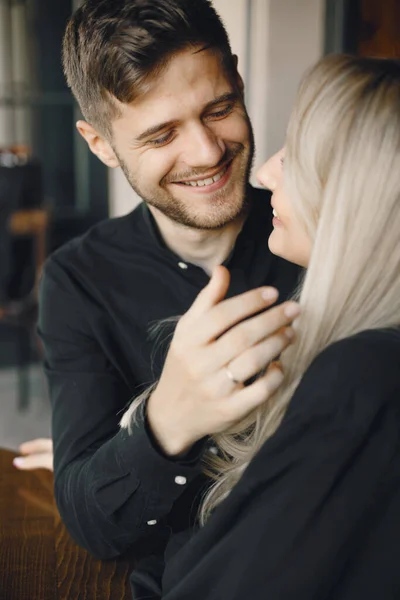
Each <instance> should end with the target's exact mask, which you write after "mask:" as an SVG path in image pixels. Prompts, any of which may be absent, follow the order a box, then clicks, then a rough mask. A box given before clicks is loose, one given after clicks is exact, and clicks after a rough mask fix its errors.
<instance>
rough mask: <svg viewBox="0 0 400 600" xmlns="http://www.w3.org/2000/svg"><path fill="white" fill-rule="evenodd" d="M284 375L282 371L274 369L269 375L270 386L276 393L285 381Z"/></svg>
mask: <svg viewBox="0 0 400 600" xmlns="http://www.w3.org/2000/svg"><path fill="white" fill-rule="evenodd" d="M283 377H284V375H283V373H282V371H281V370H280V369H272V371H271V372H270V374H269V385H270V388H271V390H272V391H275V390H276V389H277V388H278V387H279V386H280V385H281V383H282V381H283Z"/></svg>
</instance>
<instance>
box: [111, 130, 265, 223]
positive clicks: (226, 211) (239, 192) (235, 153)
mask: <svg viewBox="0 0 400 600" xmlns="http://www.w3.org/2000/svg"><path fill="white" fill-rule="evenodd" d="M249 140H250V141H249V145H248V147H246V146H244V145H243V144H240V143H232V144H229V146H227V150H226V153H225V155H224V157H223V158H222V160H221V161H220V163H219V165H216V166H215V169H213V170H216V169H218V167H219V166H221V168H222V167H223V166H225V165H227V164H228V163H231V162H232V161H233V165H234V166H236V165H235V162H236V161H238V162H239V163H240V164H239V168H238V167H237V166H236V169H235V171H233V172H232V173H231V175H230V179H229V181H228V182H227V184H225V186H224V188H223V189H221V190H219V191H217V192H214V193H213V194H210V197H211V198H212V200H211V206H210V207H209V210H208V211H207V214H205V211H204V210H203V211H201V212H200V211H197V212H196V200H195V196H194V195H193V196H194V199H193V202H192V203H189V201H187V202H185V201H182V200H181V199H180V198H176V197H175V196H174V195H173V194H171V193H170V192H169V191H167V189H166V188H165V187H162V185H163V184H164V185H165V184H167V183H172V182H173V181H181V180H183V179H185V180H188V179H190V178H195V177H197V178H198V177H201V176H202V175H207V174H208V173H207V172H203V173H200V172H198V171H197V172H195V171H194V170H192V171H191V172H189V173H188V172H187V173H179V174H173V175H168V176H167V177H166V178H164V179H163V180H162V181H161V184H160V186H159V187H158V188H157V191H155V192H153V193H149V192H147V193H146V191H145V190H143V188H142V187H141V185H140V184H139V182H138V181H137V179H136V178H135V176H134V174H133V173H132V172H131V171H130V170H129V167H128V166H127V164H126V163H125V162H124V161H123V160H122V158H121V157H120V156H119V155H118V153H117V152H116V151H115V149H114V152H115V154H116V156H117V158H118V160H119V163H120V166H121V169H122V171H123V173H124V175H125V177H126V178H127V180H128V182H129V184H130V186H131V187H132V189H133V190H134V191H135V192H136V194H138V196H140V197H141V198H142V200H143V201H144V202H145V203H146V204H148V205H150V206H153V207H154V208H156V209H157V210H159V211H160V212H161V213H163V214H164V215H165V216H166V217H168V218H169V219H171V220H172V221H174V222H175V223H179V224H180V225H183V226H185V227H190V228H192V229H201V230H215V229H221V228H223V227H225V226H226V225H228V223H231V222H232V221H234V220H236V219H237V218H239V217H240V216H242V215H243V214H245V213H246V212H247V211H248V209H249V198H248V194H247V191H248V185H249V179H250V174H251V169H252V167H253V160H254V135H253V131H252V129H251V126H250V124H249ZM209 171H210V169H208V172H209ZM232 187H233V189H232ZM226 188H227V189H226ZM199 202H202V199H201V195H199Z"/></svg>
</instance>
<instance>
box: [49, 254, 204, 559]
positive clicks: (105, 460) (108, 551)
mask: <svg viewBox="0 0 400 600" xmlns="http://www.w3.org/2000/svg"><path fill="white" fill-rule="evenodd" d="M40 296H41V297H40V315H39V327H38V329H39V333H40V336H41V338H42V340H43V343H44V348H45V372H46V375H47V379H48V383H49V390H50V397H51V403H52V413H53V416H52V434H53V441H54V475H55V497H56V501H57V505H58V508H59V511H60V514H61V517H62V519H63V521H64V523H65V524H66V526H67V528H68V530H69V532H70V534H71V535H72V537H73V538H74V539H75V540H76V541H77V542H78V543H79V544H80V545H81V546H83V547H84V548H86V549H87V550H88V551H89V552H91V553H92V554H94V555H96V556H98V557H100V558H112V557H114V556H117V555H119V554H121V553H123V552H124V551H126V550H128V549H129V548H131V547H132V545H133V544H134V543H135V542H137V541H138V540H140V539H142V538H144V537H146V536H150V535H155V537H156V538H157V537H160V538H161V537H163V518H165V517H166V516H167V515H168V513H169V512H170V510H171V507H172V506H173V504H174V502H175V500H176V499H177V498H179V497H180V496H181V495H182V494H185V490H186V489H187V488H188V487H189V486H190V484H191V482H193V480H195V479H196V478H197V477H198V475H199V473H200V465H199V460H196V459H195V460H192V461H188V462H187V463H184V462H183V463H179V462H176V461H174V460H169V459H168V458H166V457H165V456H163V455H162V453H161V452H159V451H158V449H157V448H156V447H155V445H154V444H153V442H152V440H151V439H150V436H149V435H148V433H147V430H146V426H145V423H143V421H141V420H140V421H139V422H138V423H137V424H136V425H135V426H134V428H133V430H132V432H131V434H128V432H127V431H125V430H120V428H119V422H120V420H121V417H122V414H123V411H124V408H125V407H126V406H127V405H128V404H129V402H130V400H131V398H132V395H133V393H134V391H133V390H132V389H130V388H129V387H128V386H127V383H126V382H125V381H123V380H122V378H121V376H120V375H119V373H117V372H116V370H115V368H114V367H113V366H112V365H111V364H110V362H109V361H108V360H107V357H106V356H105V354H104V352H103V351H102V349H101V348H100V347H99V344H98V343H97V341H96V339H95V338H94V336H93V333H92V331H91V330H90V326H89V324H88V322H87V320H86V319H85V317H84V315H83V314H82V311H81V306H80V300H79V297H77V294H76V292H75V290H74V288H73V286H72V285H71V283H70V281H69V279H68V277H67V276H66V274H65V273H64V272H63V270H62V268H61V267H60V266H59V265H58V264H57V262H56V260H55V259H54V258H53V259H50V260H49V261H48V263H47V265H46V268H45V272H44V275H43V279H42V283H41V290H40ZM176 477H180V479H179V480H178V481H179V482H182V481H183V479H182V478H184V479H185V481H186V484H185V485H181V484H177V483H176V481H175V478H176ZM190 487H191V488H192V490H193V486H190ZM194 487H195V486H194Z"/></svg>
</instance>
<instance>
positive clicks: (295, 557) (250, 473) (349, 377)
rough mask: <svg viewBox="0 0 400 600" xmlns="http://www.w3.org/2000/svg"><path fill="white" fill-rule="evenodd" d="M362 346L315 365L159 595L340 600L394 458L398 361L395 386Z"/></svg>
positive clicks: (384, 364) (168, 598) (180, 599)
mask: <svg viewBox="0 0 400 600" xmlns="http://www.w3.org/2000/svg"><path fill="white" fill-rule="evenodd" d="M359 350H360V347H359V345H357V344H355V345H354V344H350V345H349V346H347V345H346V344H345V345H344V346H343V345H340V344H339V345H338V346H337V348H336V349H333V350H329V351H328V352H327V353H326V354H325V355H324V356H321V357H320V358H318V359H317V361H316V362H315V363H314V365H313V366H312V367H311V368H310V370H309V371H308V373H307V374H306V376H305V377H304V378H303V381H302V383H301V384H300V386H299V387H298V389H297V391H296V393H295V395H294V397H293V399H292V403H291V406H290V409H289V411H288V413H287V415H286V418H285V419H284V421H283V423H282V424H281V427H280V428H279V429H278V431H277V432H276V434H275V435H274V436H273V437H271V438H270V439H269V440H268V441H267V442H266V443H265V444H264V446H263V447H262V449H261V450H260V452H259V453H258V454H257V456H256V457H255V458H254V460H253V461H252V463H251V464H250V466H249V467H248V469H247V471H246V472H245V474H244V476H243V478H242V480H241V481H240V482H239V483H238V485H237V486H236V487H235V488H234V490H233V491H232V492H231V494H230V496H229V497H228V498H227V500H226V501H225V502H223V503H222V504H221V506H220V507H218V508H217V510H216V511H215V513H214V515H213V516H212V517H211V519H210V521H209V522H208V523H207V524H206V526H205V527H204V528H203V529H202V530H201V531H199V532H198V533H197V534H196V535H195V536H194V537H193V538H192V540H191V541H190V542H189V543H188V544H187V545H186V546H185V548H184V551H181V552H178V554H177V555H175V556H174V557H173V558H172V559H171V561H170V562H169V564H168V563H167V569H166V572H165V575H164V581H163V589H164V595H163V599H165V600H184V599H187V598H191V600H197V599H199V600H200V599H201V600H220V599H225V598H229V600H239V599H242V598H251V599H252V600H265V598H268V600H299V599H300V598H301V599H303V598H304V599H307V600H317V599H320V598H339V597H340V598H342V597H344V595H342V594H341V590H340V589H339V588H340V585H341V581H342V579H343V576H344V573H346V571H347V570H348V569H349V568H350V567H351V566H353V564H354V559H355V556H357V552H358V551H359V549H360V547H363V545H364V544H366V540H367V539H368V532H369V531H370V524H371V523H373V522H374V520H375V518H376V511H377V510H378V512H379V508H378V509H377V507H379V503H378V502H379V498H380V494H381V493H382V489H383V487H382V483H383V482H385V477H387V473H388V469H389V467H390V465H391V464H393V463H394V461H395V460H398V430H399V423H398V415H397V413H398V411H397V409H396V410H394V409H393V407H394V406H396V404H397V403H398V396H399V383H398V373H399V362H400V361H399V358H398V357H397V359H396V365H394V366H393V369H392V371H393V372H395V373H396V376H395V378H393V379H392V380H391V378H390V375H389V374H390V371H391V368H390V365H388V361H389V359H388V360H386V357H385V356H384V352H383V353H382V352H381V355H380V356H379V349H378V350H377V351H376V353H375V352H373V353H372V354H368V352H364V350H362V351H361V353H359V352H358V351H359ZM364 359H365V362H364ZM394 379H395V380H396V381H397V384H396V386H395V385H394V384H393V385H392V382H393V380H394ZM384 502H385V501H384V500H383V505H382V510H383V511H385V510H387V507H386V506H385V503H384ZM374 557H375V558H376V555H375V554H374ZM381 560H382V561H384V559H383V558H382V559H381ZM365 575H366V574H365ZM364 579H365V582H364V581H363V577H360V578H359V580H358V583H357V585H358V588H357V589H358V591H360V590H361V589H362V587H360V586H363V585H367V583H366V581H367V578H366V577H365V578H364ZM347 597H351V598H353V597H354V598H355V597H368V598H369V597H374V596H373V595H368V594H365V595H363V593H360V594H356V595H351V594H350V595H349V596H347V595H346V598H347ZM375 597H379V593H378V595H377V596H375ZM385 597H388V596H385Z"/></svg>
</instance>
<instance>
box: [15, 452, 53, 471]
mask: <svg viewBox="0 0 400 600" xmlns="http://www.w3.org/2000/svg"><path fill="white" fill-rule="evenodd" d="M13 465H14V467H16V468H17V469H20V470H21V471H32V470H34V469H47V470H48V471H52V470H53V453H52V452H41V453H36V454H29V455H28V456H18V457H17V458H14V460H13Z"/></svg>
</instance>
